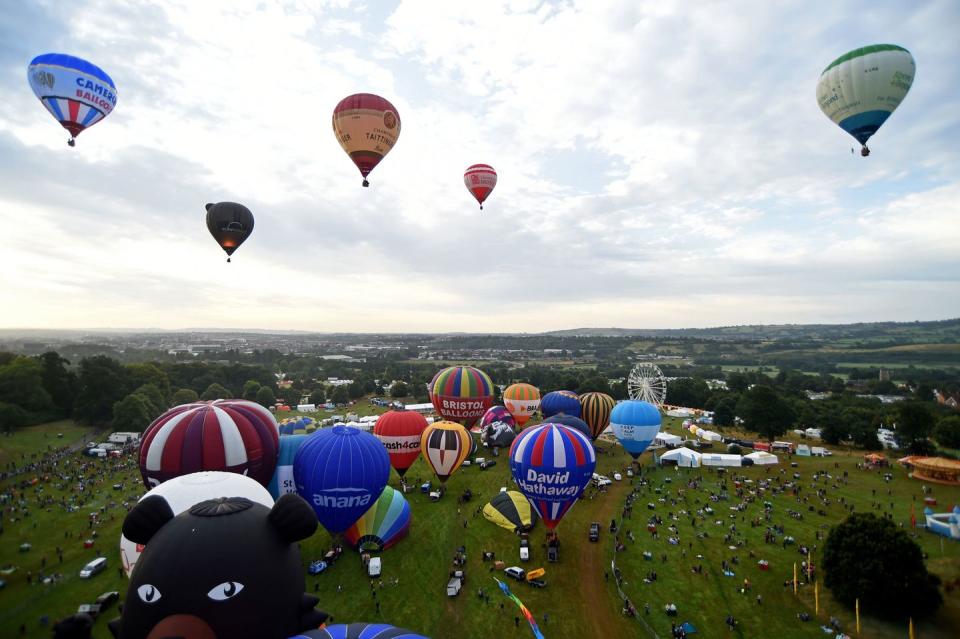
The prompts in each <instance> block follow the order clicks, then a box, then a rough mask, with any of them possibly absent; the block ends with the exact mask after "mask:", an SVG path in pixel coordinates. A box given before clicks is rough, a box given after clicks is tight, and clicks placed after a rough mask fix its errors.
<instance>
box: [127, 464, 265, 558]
mask: <svg viewBox="0 0 960 639" xmlns="http://www.w3.org/2000/svg"><path fill="white" fill-rule="evenodd" d="M152 495H159V496H160V497H163V498H164V499H165V500H166V501H167V504H169V505H170V510H172V511H173V514H174V515H179V514H180V513H182V512H183V511H185V510H186V509H188V508H190V507H191V506H193V505H194V504H199V503H200V502H201V501H206V500H208V499H218V498H220V497H246V498H247V499H249V500H250V501H254V502H257V503H258V504H263V505H264V506H266V507H267V508H273V497H271V496H270V493H268V492H267V491H266V489H265V488H264V487H263V486H261V485H260V484H258V483H257V482H255V481H253V480H252V479H250V478H249V477H244V476H243V475H237V474H236V473H219V472H208V473H191V474H189V475H181V476H180V477H174V478H173V479H171V480H170V481H168V482H164V483H162V484H160V485H159V486H157V487H156V488H153V489H151V490H150V491H149V492H148V493H147V494H146V495H144V496H143V497H141V498H140V501H143V500H144V499H146V498H147V497H150V496H152ZM142 552H143V544H137V543H134V542H132V541H130V540H129V539H127V538H126V537H124V536H123V535H122V534H121V535H120V563H121V564H123V570H124V572H126V573H127V576H128V577H129V576H130V573H131V572H132V571H133V567H134V566H136V565H137V560H138V559H139V558H140V553H142Z"/></svg>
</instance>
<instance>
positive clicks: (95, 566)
mask: <svg viewBox="0 0 960 639" xmlns="http://www.w3.org/2000/svg"><path fill="white" fill-rule="evenodd" d="M106 568H107V558H106V557H98V558H96V559H94V560H93V561H91V562H90V563H88V564H87V565H86V566H84V567H83V568H81V569H80V578H81V579H89V578H90V577H93V576H94V575H96V574H97V573H100V572H103V571H104V570H105V569H106Z"/></svg>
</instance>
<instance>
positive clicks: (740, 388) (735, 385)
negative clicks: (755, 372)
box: [727, 373, 750, 393]
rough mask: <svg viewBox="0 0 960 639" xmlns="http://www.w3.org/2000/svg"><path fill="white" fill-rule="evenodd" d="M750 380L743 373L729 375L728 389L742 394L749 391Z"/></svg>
mask: <svg viewBox="0 0 960 639" xmlns="http://www.w3.org/2000/svg"><path fill="white" fill-rule="evenodd" d="M749 385H750V380H749V379H748V378H747V376H746V375H744V374H743V373H727V388H729V389H730V390H732V391H734V392H737V393H742V392H744V391H745V390H747V387H748V386H749Z"/></svg>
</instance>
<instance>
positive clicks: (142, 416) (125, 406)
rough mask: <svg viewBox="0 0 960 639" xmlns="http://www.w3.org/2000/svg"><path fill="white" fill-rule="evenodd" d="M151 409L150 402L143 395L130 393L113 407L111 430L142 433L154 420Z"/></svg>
mask: <svg viewBox="0 0 960 639" xmlns="http://www.w3.org/2000/svg"><path fill="white" fill-rule="evenodd" d="M151 408H152V407H151V405H150V401H149V400H148V399H147V398H146V397H145V396H144V395H141V394H139V393H130V394H129V395H127V396H126V397H124V398H123V399H121V400H120V401H119V402H117V403H115V404H114V405H113V428H114V429H115V430H121V431H131V432H141V431H143V429H144V428H146V427H147V426H149V425H150V422H151V421H152V420H153V418H154V415H152V411H151Z"/></svg>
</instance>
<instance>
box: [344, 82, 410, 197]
mask: <svg viewBox="0 0 960 639" xmlns="http://www.w3.org/2000/svg"><path fill="white" fill-rule="evenodd" d="M333 133H334V134H335V135H336V136H337V142H339V143H340V146H341V147H343V150H344V151H346V152H347V155H349V156H350V159H351V160H353V163H354V164H356V165H357V168H358V169H359V170H360V175H362V176H363V185H364V186H370V182H368V181H367V176H368V175H370V171H372V170H373V169H374V167H376V166H377V164H379V163H380V160H382V159H383V158H384V157H385V156H386V155H387V153H389V152H390V149H392V148H393V145H394V144H396V143H397V138H399V137H400V114H399V113H397V108H396V107H395V106H393V105H392V104H390V102H389V100H385V99H384V98H381V97H380V96H379V95H373V94H372V93H356V94H354V95H350V96H347V97H345V98H344V99H343V100H340V103H339V104H338V105H337V106H336V108H335V109H334V110H333Z"/></svg>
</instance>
